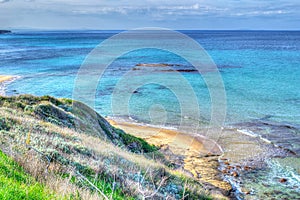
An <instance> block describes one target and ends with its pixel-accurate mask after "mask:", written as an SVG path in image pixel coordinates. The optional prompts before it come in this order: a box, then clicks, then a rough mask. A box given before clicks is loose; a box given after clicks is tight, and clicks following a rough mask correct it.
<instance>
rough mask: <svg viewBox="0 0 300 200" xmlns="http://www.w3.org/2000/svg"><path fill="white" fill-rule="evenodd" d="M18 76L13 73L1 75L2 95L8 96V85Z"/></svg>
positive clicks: (0, 93)
mask: <svg viewBox="0 0 300 200" xmlns="http://www.w3.org/2000/svg"><path fill="white" fill-rule="evenodd" d="M18 78H20V77H19V76H11V75H0V96H6V91H5V90H6V86H7V85H8V84H10V83H11V82H13V81H15V80H16V79H18Z"/></svg>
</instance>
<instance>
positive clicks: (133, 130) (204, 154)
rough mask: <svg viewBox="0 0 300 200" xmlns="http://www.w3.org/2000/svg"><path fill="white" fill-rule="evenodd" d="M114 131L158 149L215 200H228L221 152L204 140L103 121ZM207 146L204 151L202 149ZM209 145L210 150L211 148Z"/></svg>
mask: <svg viewBox="0 0 300 200" xmlns="http://www.w3.org/2000/svg"><path fill="white" fill-rule="evenodd" d="M106 120H107V121H108V122H109V123H110V124H111V125H112V126H115V127H116V128H120V129H122V130H124V131H125V132H126V133H128V134H131V135H133V136H136V137H139V138H142V139H144V140H146V141H147V142H148V143H150V144H153V145H155V146H158V147H160V149H161V151H162V153H163V154H164V155H165V156H166V158H167V159H168V160H169V161H171V162H172V163H175V164H176V166H178V167H179V168H181V169H182V170H184V171H185V172H186V173H187V174H188V175H190V176H191V177H193V178H194V179H195V180H197V181H199V182H200V183H201V184H203V185H204V186H205V188H207V189H208V190H210V192H211V193H212V195H213V197H214V198H216V199H219V198H221V199H222V198H223V199H230V198H229V196H231V192H232V189H233V188H232V186H231V184H230V183H229V182H227V181H225V180H224V179H223V178H222V176H221V171H220V170H219V168H220V167H221V163H220V157H221V156H222V155H223V151H222V149H220V147H219V146H218V145H216V143H214V142H212V140H210V139H208V138H204V137H201V136H197V135H192V134H187V133H181V132H179V131H177V130H174V129H167V128H165V127H164V128H158V127H156V126H147V125H143V124H138V123H134V122H132V123H131V122H127V121H124V120H120V119H114V118H109V117H106ZM208 144H210V145H209V146H208V147H206V145H208ZM211 145H213V146H214V147H213V148H211Z"/></svg>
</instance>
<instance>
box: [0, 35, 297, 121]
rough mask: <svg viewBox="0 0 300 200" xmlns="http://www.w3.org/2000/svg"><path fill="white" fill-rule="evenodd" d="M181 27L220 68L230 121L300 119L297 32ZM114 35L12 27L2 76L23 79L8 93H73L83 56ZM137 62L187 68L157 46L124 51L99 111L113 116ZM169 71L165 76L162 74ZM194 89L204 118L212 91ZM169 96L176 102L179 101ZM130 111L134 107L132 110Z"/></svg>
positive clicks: (0, 41)
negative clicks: (116, 88)
mask: <svg viewBox="0 0 300 200" xmlns="http://www.w3.org/2000/svg"><path fill="white" fill-rule="evenodd" d="M182 32H183V33H185V34H187V35H188V36H190V37H192V38H193V39H195V40H196V41H197V42H199V43H200V44H201V45H202V46H203V48H204V49H205V50H206V51H207V52H208V54H209V55H210V56H211V57H212V59H213V61H214V62H215V63H216V65H217V66H218V67H219V70H220V72H221V75H222V78H223V81H224V85H225V88H226V95H227V122H229V123H232V122H241V121H249V120H253V119H260V118H265V117H268V119H270V120H274V121H278V122H289V123H293V124H300V92H299V91H300V89H299V85H300V79H299V77H300V67H299V64H300V32H285V31H271V32H268V31H182ZM116 33H118V31H85V32H16V33H14V34H9V35H1V36H0V57H1V61H0V73H1V74H10V75H19V76H21V79H19V80H18V81H16V82H14V83H13V84H11V85H10V86H9V87H8V91H7V93H8V94H13V93H30V94H35V95H44V94H50V95H54V96H57V97H71V96H72V90H73V84H74V79H75V77H76V73H77V71H78V69H79V67H80V65H81V63H82V62H83V61H84V59H85V57H86V56H87V54H88V53H89V52H90V51H91V50H92V49H93V48H94V47H95V46H96V45H98V44H99V43H100V42H102V41H103V40H104V39H107V38H109V37H110V36H112V35H114V34H116ZM137 63H175V64H183V65H185V66H187V65H188V63H186V61H184V60H183V59H182V58H180V57H178V56H176V55H174V54H171V53H168V52H162V51H159V50H151V49H150V50H149V49H148V50H140V51H135V52H131V53H129V54H126V55H124V56H122V57H121V58H119V59H117V60H116V61H115V62H114V63H113V64H112V65H111V66H110V67H109V69H108V70H107V71H108V72H107V73H106V75H107V76H106V78H107V79H105V78H104V80H103V82H105V83H104V85H101V86H99V88H101V89H99V94H102V96H101V98H100V97H99V98H98V100H99V99H100V100H99V101H98V104H97V105H98V106H97V108H98V111H100V112H101V113H102V114H104V115H110V114H111V113H110V108H109V107H110V102H109V98H107V97H108V96H109V94H110V93H111V92H112V91H111V90H112V88H113V85H114V84H115V83H116V82H117V80H118V78H120V77H121V76H122V75H123V74H124V73H123V72H124V71H126V70H128V68H131V67H133V66H134V65H136V64H137ZM183 75H184V76H185V77H186V78H187V79H188V80H189V81H190V83H191V84H192V85H193V84H194V83H201V81H202V83H203V80H201V78H199V77H200V76H199V75H198V74H196V73H183ZM166 76H169V74H167V73H166ZM109 79H110V80H109ZM105 86H107V87H105ZM144 89H145V90H147V88H144ZM151 89H152V88H151V87H148V90H149V91H145V92H144V93H143V94H144V95H140V98H141V99H143V98H148V99H152V101H161V102H162V101H163V100H164V99H165V96H166V95H164V94H162V93H165V92H167V91H166V90H156V91H155V93H156V95H152V96H151V95H146V94H147V92H150V93H151V91H150V90H151ZM13 90H16V91H14V92H12V91H13ZM195 91H196V94H197V95H198V96H199V102H201V105H202V108H203V112H202V114H203V116H204V117H206V118H209V116H207V113H208V112H206V111H209V106H210V105H209V96H208V92H207V91H206V89H205V84H204V83H203V85H201V86H200V87H199V86H198V87H196V86H195ZM152 92H153V91H152ZM153 96H155V98H153ZM160 96H162V97H163V98H160ZM169 99H170V101H171V102H172V103H174V104H176V99H174V98H173V97H170V98H169ZM137 102H138V101H137ZM141 106H142V105H141ZM144 106H147V105H146V104H145V105H144ZM175 107H176V106H175ZM133 109H134V108H133ZM170 111H171V110H170ZM175 111H176V110H175ZM135 114H136V113H134V111H132V115H133V116H134V115H135Z"/></svg>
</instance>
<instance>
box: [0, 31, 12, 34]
mask: <svg viewBox="0 0 300 200" xmlns="http://www.w3.org/2000/svg"><path fill="white" fill-rule="evenodd" d="M6 33H11V31H9V30H0V34H6Z"/></svg>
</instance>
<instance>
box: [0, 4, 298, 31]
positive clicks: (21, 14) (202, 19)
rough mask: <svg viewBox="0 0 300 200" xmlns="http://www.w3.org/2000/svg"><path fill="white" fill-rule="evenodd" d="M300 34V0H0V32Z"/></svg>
mask: <svg viewBox="0 0 300 200" xmlns="http://www.w3.org/2000/svg"><path fill="white" fill-rule="evenodd" d="M142 27H162V28H169V29H176V30H184V29H198V30H300V0H276V1H275V0H226V1H225V0H168V1H165V0H128V1H125V0H0V29H64V30H68V29H93V30H96V29H97V30H107V29H109V30H113V29H117V30H128V29H133V28H142Z"/></svg>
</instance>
